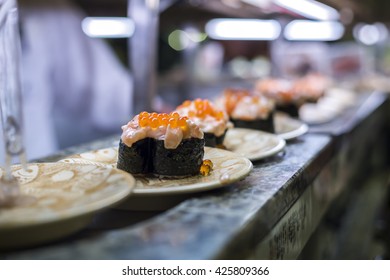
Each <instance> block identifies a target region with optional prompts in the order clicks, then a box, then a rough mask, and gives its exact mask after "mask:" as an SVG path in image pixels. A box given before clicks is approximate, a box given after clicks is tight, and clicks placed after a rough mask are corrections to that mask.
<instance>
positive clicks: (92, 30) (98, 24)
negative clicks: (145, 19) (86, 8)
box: [81, 17, 134, 38]
mask: <svg viewBox="0 0 390 280" xmlns="http://www.w3.org/2000/svg"><path fill="white" fill-rule="evenodd" d="M81 28H82V29H83V31H84V33H85V34H86V35H87V36H89V37H93V38H128V37H131V36H132V35H133V33H134V22H133V21H132V20H131V19H129V18H126V17H87V18H85V19H84V20H83V21H82V23H81Z"/></svg>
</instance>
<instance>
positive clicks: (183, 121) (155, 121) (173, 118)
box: [138, 112, 188, 130]
mask: <svg viewBox="0 0 390 280" xmlns="http://www.w3.org/2000/svg"><path fill="white" fill-rule="evenodd" d="M187 120H188V117H180V115H179V114H178V113H177V112H173V113H170V114H166V113H162V114H158V113H155V112H153V113H148V112H142V113H140V114H139V115H138V123H139V126H140V127H150V128H152V129H157V128H159V127H160V126H165V127H166V126H168V125H170V126H171V128H177V127H180V128H181V129H183V130H185V129H188V124H187Z"/></svg>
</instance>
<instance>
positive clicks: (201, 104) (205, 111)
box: [177, 98, 224, 120]
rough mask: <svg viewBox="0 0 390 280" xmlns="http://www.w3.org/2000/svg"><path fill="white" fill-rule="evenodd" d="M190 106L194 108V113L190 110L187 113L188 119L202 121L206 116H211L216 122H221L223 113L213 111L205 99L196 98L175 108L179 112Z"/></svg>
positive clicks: (212, 107)
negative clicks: (199, 119)
mask: <svg viewBox="0 0 390 280" xmlns="http://www.w3.org/2000/svg"><path fill="white" fill-rule="evenodd" d="M192 105H193V106H194V107H195V111H194V110H190V111H189V112H188V116H189V117H190V118H194V117H197V118H201V119H204V118H205V117H207V116H211V117H213V118H215V119H217V120H222V119H223V118H224V113H223V111H220V110H217V109H215V108H214V106H213V105H212V104H211V103H210V101H209V100H207V99H200V98H197V99H195V100H194V101H190V100H186V101H184V102H183V104H181V105H180V106H178V107H177V108H178V109H179V110H180V109H183V108H188V107H191V106H192Z"/></svg>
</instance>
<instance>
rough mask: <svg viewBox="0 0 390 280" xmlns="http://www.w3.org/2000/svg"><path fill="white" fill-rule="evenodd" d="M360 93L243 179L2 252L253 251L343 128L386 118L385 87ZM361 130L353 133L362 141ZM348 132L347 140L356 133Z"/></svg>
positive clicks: (238, 254) (135, 255)
mask: <svg viewBox="0 0 390 280" xmlns="http://www.w3.org/2000/svg"><path fill="white" fill-rule="evenodd" d="M359 100H360V102H359V104H358V105H357V106H355V107H354V108H351V109H349V110H347V111H345V112H344V113H343V115H342V116H340V119H337V120H335V121H333V122H330V123H327V124H323V125H320V126H316V127H311V132H316V133H309V134H307V135H304V136H301V137H300V138H299V139H297V140H295V141H292V142H288V145H287V146H286V149H285V150H284V151H283V152H281V153H279V154H278V155H276V156H274V157H271V158H269V159H267V160H263V161H259V162H255V163H254V169H253V171H252V172H251V174H250V175H249V176H248V177H247V178H245V179H244V180H242V181H240V182H237V183H235V184H232V185H230V186H227V187H225V188H223V189H219V190H214V191H209V192H204V193H199V194H196V195H194V196H192V197H190V198H188V199H186V200H185V201H183V202H182V203H180V204H179V205H177V206H176V207H173V208H171V209H169V210H167V211H165V212H134V211H123V210H122V211H119V210H108V211H105V212H102V213H100V214H98V215H96V217H95V219H94V221H93V223H92V224H91V225H90V226H89V227H88V228H87V229H84V230H82V231H81V232H79V233H76V234H74V235H72V236H70V237H68V238H66V239H62V240H60V241H57V242H53V243H51V244H48V245H44V246H39V247H37V248H33V249H28V250H20V251H13V252H8V253H6V254H1V253H0V259H214V258H216V259H218V258H223V259H229V258H232V259H240V258H247V257H250V255H251V251H253V249H254V247H255V246H256V244H258V243H259V242H261V241H262V240H263V239H264V238H265V237H267V235H269V233H270V232H271V231H272V229H273V228H274V227H275V225H277V223H278V222H279V221H280V220H281V219H282V218H283V217H284V216H285V214H286V213H287V212H288V211H289V209H290V208H291V207H292V206H293V205H295V204H296V202H297V201H298V200H300V199H301V197H302V196H303V194H304V193H305V191H307V190H308V188H309V187H310V185H311V183H312V182H313V181H314V180H315V178H316V177H317V176H318V174H319V173H320V172H321V171H322V169H323V168H324V167H325V166H326V165H328V164H329V162H330V161H331V160H332V158H334V157H335V156H336V155H338V153H339V152H340V145H339V144H338V141H337V138H339V137H338V136H343V135H345V133H349V132H351V131H353V130H354V129H356V128H357V127H362V129H359V134H358V135H360V134H362V133H363V134H364V133H365V131H367V127H372V126H371V124H372V122H374V123H378V121H377V119H378V116H376V115H379V117H381V118H383V114H384V112H385V113H386V112H387V111H386V109H387V108H386V106H388V102H387V103H386V102H385V101H386V96H385V95H381V94H370V95H362V96H361V99H359ZM378 108H380V110H378ZM374 112H376V113H378V114H374ZM369 116H374V118H372V117H369ZM364 120H369V122H368V123H367V122H364ZM361 123H366V125H365V126H361V125H360V124H361ZM367 125H368V126H367ZM359 137H361V136H359ZM359 137H353V139H355V140H356V141H358V139H356V138H359ZM350 138H351V137H349V138H348V139H347V141H352V140H351V139H350ZM118 139H119V137H118V136H113V137H109V138H107V139H104V140H99V141H96V142H93V143H90V144H87V145H83V146H79V147H75V148H71V149H68V150H66V151H63V152H61V153H59V154H57V155H55V156H52V157H48V158H45V159H42V160H41V161H56V160H58V159H60V158H63V157H64V156H66V155H69V154H73V153H79V152H82V151H88V150H93V149H99V148H104V147H109V146H115V145H117V142H118ZM351 151H353V150H351ZM338 157H340V156H338Z"/></svg>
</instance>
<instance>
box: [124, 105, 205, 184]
mask: <svg viewBox="0 0 390 280" xmlns="http://www.w3.org/2000/svg"><path fill="white" fill-rule="evenodd" d="M122 131H123V132H122V136H121V139H120V142H119V150H118V162H117V168H119V169H122V170H124V171H126V172H129V173H131V174H134V175H139V174H153V175H157V176H161V177H186V176H192V175H197V174H199V172H200V168H201V166H202V162H203V156H204V141H205V140H204V135H203V132H202V130H201V129H200V127H199V126H197V125H196V124H195V123H193V122H192V121H191V120H189V119H188V117H181V116H180V115H179V114H178V113H176V112H175V113H171V114H157V113H147V112H142V113H140V114H139V115H136V116H135V117H134V118H133V119H132V120H131V121H130V122H128V123H127V124H126V125H124V126H122Z"/></svg>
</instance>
